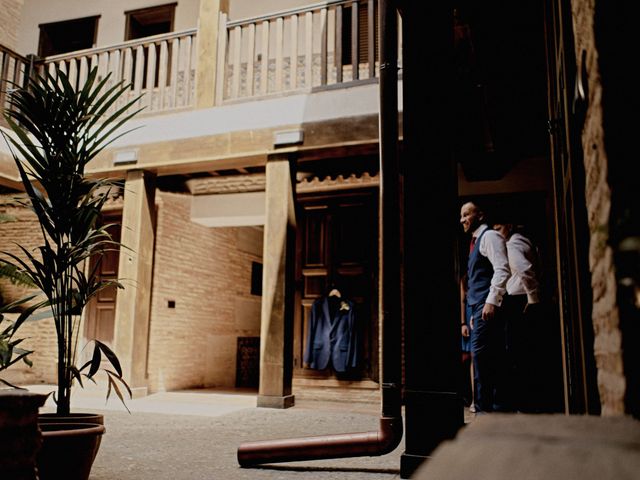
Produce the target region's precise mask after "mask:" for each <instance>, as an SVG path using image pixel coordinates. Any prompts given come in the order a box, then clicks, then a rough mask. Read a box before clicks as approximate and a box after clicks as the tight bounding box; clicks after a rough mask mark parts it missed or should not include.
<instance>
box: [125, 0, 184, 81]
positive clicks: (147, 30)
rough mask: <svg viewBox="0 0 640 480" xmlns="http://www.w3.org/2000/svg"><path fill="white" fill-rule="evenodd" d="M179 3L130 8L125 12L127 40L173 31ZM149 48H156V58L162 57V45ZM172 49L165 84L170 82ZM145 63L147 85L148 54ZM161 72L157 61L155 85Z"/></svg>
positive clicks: (134, 54)
mask: <svg viewBox="0 0 640 480" xmlns="http://www.w3.org/2000/svg"><path fill="white" fill-rule="evenodd" d="M176 5H177V3H169V4H167V5H160V6H157V7H148V8H140V9H137V10H129V11H128V12H124V14H125V15H126V16H127V23H126V28H125V32H124V39H125V40H136V39H138V38H144V37H151V36H153V35H160V34H162V33H169V32H172V31H173V19H174V17H175V11H176ZM148 48H153V49H155V53H156V58H157V59H159V58H160V45H158V44H155V45H154V44H151V45H149V47H148ZM136 55H137V52H135V51H134V52H133V68H132V72H133V78H132V79H131V81H132V83H133V82H135V71H136V67H135V64H136V62H137V61H139V60H138V59H137V58H136ZM171 55H172V53H171V49H169V58H168V59H167V78H166V80H165V85H168V84H169V81H170V78H171ZM142 62H143V63H144V65H143V69H142V85H145V86H146V85H147V64H146V56H145V58H143V59H142ZM159 73H160V62H159V61H157V62H156V69H155V74H154V75H153V79H152V83H153V86H154V87H157V86H159V82H160V79H159V78H158V76H159Z"/></svg>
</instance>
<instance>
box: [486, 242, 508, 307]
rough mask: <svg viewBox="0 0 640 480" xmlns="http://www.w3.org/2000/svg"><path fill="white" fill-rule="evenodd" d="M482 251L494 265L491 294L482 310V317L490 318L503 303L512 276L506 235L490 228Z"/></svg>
mask: <svg viewBox="0 0 640 480" xmlns="http://www.w3.org/2000/svg"><path fill="white" fill-rule="evenodd" d="M480 253H481V254H482V255H484V256H486V257H487V258H488V259H489V261H490V262H491V266H492V267H493V277H491V286H490V287H489V295H488V296H487V300H486V302H485V308H484V309H483V310H482V318H483V319H484V320H488V319H490V318H492V317H493V315H494V313H495V307H499V306H500V305H502V297H503V296H504V294H505V293H506V291H507V280H509V277H510V276H511V270H509V259H508V257H507V244H506V242H505V241H504V237H503V236H502V235H500V234H499V233H498V232H495V231H493V230H489V231H488V232H486V233H485V234H484V235H483V236H482V241H481V242H480Z"/></svg>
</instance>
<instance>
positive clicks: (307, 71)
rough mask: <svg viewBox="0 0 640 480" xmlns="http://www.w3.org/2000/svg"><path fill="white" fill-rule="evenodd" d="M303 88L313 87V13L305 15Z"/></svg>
mask: <svg viewBox="0 0 640 480" xmlns="http://www.w3.org/2000/svg"><path fill="white" fill-rule="evenodd" d="M304 16H305V19H304V21H305V31H304V36H305V44H304V86H305V87H306V88H311V87H312V86H313V12H307V13H305V15H304Z"/></svg>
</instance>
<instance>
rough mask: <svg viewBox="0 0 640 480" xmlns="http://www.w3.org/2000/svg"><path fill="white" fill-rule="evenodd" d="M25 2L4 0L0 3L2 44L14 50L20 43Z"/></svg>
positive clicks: (0, 41) (0, 37) (0, 42)
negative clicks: (21, 18)
mask: <svg viewBox="0 0 640 480" xmlns="http://www.w3.org/2000/svg"><path fill="white" fill-rule="evenodd" d="M23 3H24V0H2V2H1V3H0V44H2V45H4V46H5V47H8V48H10V49H12V50H15V49H16V45H17V44H18V28H19V27H20V15H21V12H22V4H23ZM18 53H20V52H18Z"/></svg>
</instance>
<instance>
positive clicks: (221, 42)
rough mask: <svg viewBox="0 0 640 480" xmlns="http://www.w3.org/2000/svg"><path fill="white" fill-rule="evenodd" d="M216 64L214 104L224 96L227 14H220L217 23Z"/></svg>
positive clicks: (219, 102) (218, 102)
mask: <svg viewBox="0 0 640 480" xmlns="http://www.w3.org/2000/svg"><path fill="white" fill-rule="evenodd" d="M217 60H218V64H217V65H216V72H217V74H216V105H220V104H221V103H222V100H223V98H224V91H225V86H226V84H227V75H226V72H225V66H226V65H227V14H226V13H224V12H222V13H221V14H220V23H219V25H218V59H217Z"/></svg>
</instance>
